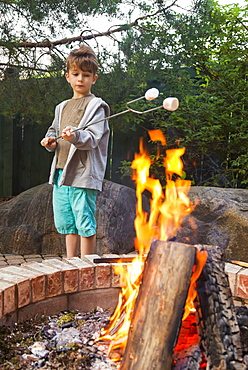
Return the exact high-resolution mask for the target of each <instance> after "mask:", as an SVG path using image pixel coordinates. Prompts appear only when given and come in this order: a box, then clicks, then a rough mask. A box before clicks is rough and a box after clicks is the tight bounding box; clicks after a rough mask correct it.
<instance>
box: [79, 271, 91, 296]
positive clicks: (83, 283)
mask: <svg viewBox="0 0 248 370" xmlns="http://www.w3.org/2000/svg"><path fill="white" fill-rule="evenodd" d="M94 288H95V268H94V267H93V266H90V267H84V268H81V269H80V270H79V291H82V290H91V289H94Z"/></svg>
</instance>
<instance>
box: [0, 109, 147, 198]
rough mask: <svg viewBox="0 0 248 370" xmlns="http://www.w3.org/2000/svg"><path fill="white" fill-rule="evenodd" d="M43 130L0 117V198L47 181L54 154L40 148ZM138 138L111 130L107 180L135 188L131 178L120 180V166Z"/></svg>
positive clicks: (126, 158)
mask: <svg viewBox="0 0 248 370" xmlns="http://www.w3.org/2000/svg"><path fill="white" fill-rule="evenodd" d="M46 130H47V128H46V127H44V126H42V125H39V124H27V123H25V124H24V123H22V122H21V121H19V120H17V119H14V120H13V119H10V118H7V117H3V116H0V197H8V196H12V195H17V194H19V193H21V192H23V191H25V190H27V189H29V188H31V187H34V186H37V185H40V184H42V183H45V182H47V181H48V176H49V171H50V165H51V161H52V158H53V154H52V153H49V152H48V151H46V150H45V149H44V148H43V147H42V146H41V145H40V140H41V139H42V138H43V137H44V135H45V132H46ZM139 135H140V133H138V132H134V131H132V132H128V133H123V132H119V131H118V130H113V129H112V132H111V137H110V145H109V156H108V165H107V170H106V176H105V177H106V179H108V180H111V181H114V182H117V183H121V184H123V185H127V186H131V187H133V186H134V184H133V181H132V180H131V179H130V178H128V177H126V178H124V179H122V178H121V173H120V172H119V166H120V165H121V161H122V160H132V159H133V156H134V153H135V152H137V151H138V145H139Z"/></svg>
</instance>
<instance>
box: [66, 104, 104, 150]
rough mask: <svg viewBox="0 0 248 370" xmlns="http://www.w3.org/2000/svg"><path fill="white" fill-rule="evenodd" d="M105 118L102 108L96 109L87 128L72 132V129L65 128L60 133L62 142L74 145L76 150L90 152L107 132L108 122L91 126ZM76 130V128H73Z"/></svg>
mask: <svg viewBox="0 0 248 370" xmlns="http://www.w3.org/2000/svg"><path fill="white" fill-rule="evenodd" d="M104 117H106V114H105V110H104V108H103V107H100V108H99V109H97V111H96V113H95V115H94V116H93V118H92V120H91V121H90V122H88V125H89V127H87V125H86V128H85V129H83V128H82V130H78V131H75V132H73V127H68V128H65V129H64V130H63V132H64V133H63V132H62V137H63V139H64V140H68V141H69V142H70V143H71V144H73V145H75V147H76V148H77V149H81V150H91V149H94V148H96V147H97V146H98V144H99V142H100V140H101V139H102V137H103V135H104V134H105V133H107V132H109V126H108V122H107V121H106V120H105V121H102V122H99V123H96V124H92V125H90V124H91V122H95V121H98V120H101V119H103V118H104ZM75 128H76V127H75Z"/></svg>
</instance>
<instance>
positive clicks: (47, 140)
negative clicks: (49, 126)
mask: <svg viewBox="0 0 248 370" xmlns="http://www.w3.org/2000/svg"><path fill="white" fill-rule="evenodd" d="M40 145H42V146H45V147H47V148H55V147H56V145H57V142H56V141H55V140H54V139H53V138H52V137H44V139H42V140H41V142H40Z"/></svg>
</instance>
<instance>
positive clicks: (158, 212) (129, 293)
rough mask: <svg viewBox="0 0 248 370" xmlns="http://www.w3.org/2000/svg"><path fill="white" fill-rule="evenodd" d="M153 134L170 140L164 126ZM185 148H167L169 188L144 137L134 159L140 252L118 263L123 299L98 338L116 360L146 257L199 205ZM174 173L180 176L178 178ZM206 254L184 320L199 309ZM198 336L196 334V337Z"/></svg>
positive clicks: (197, 266)
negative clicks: (146, 196) (187, 176)
mask: <svg viewBox="0 0 248 370" xmlns="http://www.w3.org/2000/svg"><path fill="white" fill-rule="evenodd" d="M149 135H150V138H151V140H152V141H160V142H161V144H162V145H165V144H166V139H165V137H164V135H163V133H162V132H161V131H160V130H153V131H149ZM184 152H185V148H179V149H171V150H166V156H165V158H164V168H165V176H166V189H165V191H164V190H163V188H162V185H161V183H160V181H159V180H158V179H154V178H151V177H150V176H149V173H150V166H151V164H152V163H151V159H150V156H149V155H148V154H147V153H146V151H145V150H144V146H143V142H142V140H141V141H140V153H139V154H136V155H135V159H134V161H133V162H132V168H133V170H134V175H133V179H134V180H135V182H136V197H137V205H136V219H135V229H136V240H135V247H136V249H137V251H138V254H137V257H136V258H135V259H134V260H133V262H132V263H131V264H126V265H125V264H124V265H123V264H117V265H116V267H115V272H116V273H117V274H119V275H120V280H121V287H122V289H121V292H120V295H119V302H118V304H117V307H116V309H115V312H114V314H113V315H112V317H111V318H110V322H109V325H108V326H107V327H106V328H104V329H102V335H101V337H100V338H98V341H99V342H102V341H104V342H105V343H108V344H109V357H110V358H111V359H112V360H113V361H120V360H121V359H122V357H123V355H124V352H125V348H126V344H127V339H128V332H129V328H130V323H131V320H132V313H133V310H134V305H135V302H136V299H137V296H138V293H139V288H140V284H141V281H142V275H143V269H144V263H145V258H146V256H147V254H148V253H149V250H150V246H151V244H152V242H153V241H154V240H161V241H166V240H169V239H171V238H173V237H174V235H175V233H176V231H177V230H178V228H179V227H180V225H181V222H182V219H183V218H184V217H185V216H187V215H189V214H190V213H191V212H192V210H193V209H194V207H195V205H194V204H192V203H191V202H190V200H189V198H188V196H187V194H188V192H189V189H190V181H188V180H182V179H181V177H182V171H183V162H182V159H181V157H182V155H183V154H184ZM174 177H176V179H175V180H174ZM145 190H148V191H149V192H150V193H151V201H150V215H149V217H148V214H146V213H145V212H144V211H143V207H142V194H143V192H144V191H145ZM206 258H207V252H206V251H202V252H197V254H196V263H195V265H194V268H193V274H192V276H191V283H190V288H189V293H188V298H187V301H186V305H185V310H184V316H183V320H185V319H186V318H187V317H188V315H189V314H190V313H191V312H192V311H195V308H194V304H193V302H194V299H195V297H196V291H195V285H196V280H197V278H198V276H199V275H200V273H201V270H202V268H203V266H204V264H205V261H206ZM191 316H192V315H191ZM195 340H196V336H194V337H193V341H195Z"/></svg>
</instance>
